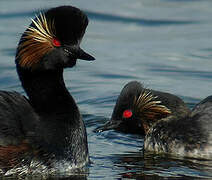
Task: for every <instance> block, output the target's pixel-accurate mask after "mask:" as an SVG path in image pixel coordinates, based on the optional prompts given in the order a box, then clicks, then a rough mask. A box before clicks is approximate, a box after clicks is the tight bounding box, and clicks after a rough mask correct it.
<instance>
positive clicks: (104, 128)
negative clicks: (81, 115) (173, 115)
mask: <svg viewBox="0 0 212 180" xmlns="http://www.w3.org/2000/svg"><path fill="white" fill-rule="evenodd" d="M120 124H121V121H113V120H110V121H108V122H106V124H104V125H103V126H100V127H98V128H96V129H95V130H94V132H96V133H99V132H103V131H108V130H112V129H117V128H118V127H119V125H120Z"/></svg>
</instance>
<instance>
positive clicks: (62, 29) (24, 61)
mask: <svg viewBox="0 0 212 180" xmlns="http://www.w3.org/2000/svg"><path fill="white" fill-rule="evenodd" d="M87 25H88V18H87V16H86V15H85V14H84V13H83V12H82V11H81V10H79V9H78V8H75V7H71V6H60V7H56V8H52V9H50V10H48V11H47V12H44V13H40V14H39V15H37V16H36V18H35V19H32V23H31V25H30V26H29V27H28V28H27V30H26V31H25V32H24V34H23V35H22V37H21V40H20V42H19V46H18V50H17V53H16V64H17V66H18V67H19V68H23V69H30V70H38V69H39V70H49V69H50V70H54V69H58V68H65V67H73V66H74V65H75V64H76V60H77V59H84V60H94V57H92V56H91V55H89V54H88V53H86V52H84V51H83V50H82V49H81V48H80V42H81V40H82V37H83V35H84V33H85V29H86V27H87Z"/></svg>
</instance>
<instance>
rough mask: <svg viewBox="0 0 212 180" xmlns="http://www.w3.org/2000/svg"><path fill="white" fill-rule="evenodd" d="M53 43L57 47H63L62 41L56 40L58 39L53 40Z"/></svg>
mask: <svg viewBox="0 0 212 180" xmlns="http://www.w3.org/2000/svg"><path fill="white" fill-rule="evenodd" d="M52 43H53V45H54V46H55V47H60V46H61V44H60V41H59V40H58V39H56V38H54V39H53V41H52Z"/></svg>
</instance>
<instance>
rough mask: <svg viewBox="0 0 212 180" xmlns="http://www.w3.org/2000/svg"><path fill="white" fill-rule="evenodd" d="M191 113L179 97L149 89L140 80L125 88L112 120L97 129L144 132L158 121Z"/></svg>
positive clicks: (130, 83)
mask: <svg viewBox="0 0 212 180" xmlns="http://www.w3.org/2000/svg"><path fill="white" fill-rule="evenodd" d="M189 112H190V110H189V108H187V106H186V104H185V103H184V102H183V101H182V100H181V99H180V98H178V97H177V96H175V95H172V94H169V93H165V92H160V91H154V90H150V89H146V88H144V87H143V86H142V84H141V83H139V82H137V81H132V82H129V83H128V84H126V85H125V86H124V88H123V89H122V91H121V93H120V95H119V97H118V99H117V101H116V105H115V107H114V110H113V114H112V117H111V120H110V121H108V122H107V123H106V124H105V125H103V126H102V127H99V128H97V129H96V130H95V131H97V132H101V131H106V130H110V129H115V130H118V131H121V132H125V133H134V134H142V135H145V134H146V133H147V132H148V130H149V128H150V127H151V126H152V125H153V124H154V123H155V122H157V121H158V120H160V119H162V118H165V117H169V116H176V117H178V118H180V117H183V116H185V115H186V114H188V113H189Z"/></svg>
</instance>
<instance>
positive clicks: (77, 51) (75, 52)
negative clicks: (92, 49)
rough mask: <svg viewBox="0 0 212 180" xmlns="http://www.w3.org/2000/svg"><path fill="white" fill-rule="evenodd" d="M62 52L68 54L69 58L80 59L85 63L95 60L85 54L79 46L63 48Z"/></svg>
mask: <svg viewBox="0 0 212 180" xmlns="http://www.w3.org/2000/svg"><path fill="white" fill-rule="evenodd" d="M64 51H65V52H66V53H68V55H69V57H70V58H73V59H82V60H87V61H93V60H95V58H94V57H93V56H91V55H90V54H88V53H86V52H85V51H84V50H82V49H81V48H80V47H79V46H77V45H73V46H65V47H64Z"/></svg>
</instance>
